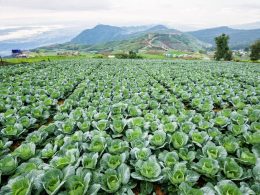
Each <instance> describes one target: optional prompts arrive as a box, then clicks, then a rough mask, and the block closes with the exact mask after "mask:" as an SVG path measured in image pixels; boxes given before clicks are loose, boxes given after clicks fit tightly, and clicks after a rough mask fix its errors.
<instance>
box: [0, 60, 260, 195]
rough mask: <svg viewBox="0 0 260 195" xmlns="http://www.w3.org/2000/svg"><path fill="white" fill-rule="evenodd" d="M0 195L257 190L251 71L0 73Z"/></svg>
mask: <svg viewBox="0 0 260 195" xmlns="http://www.w3.org/2000/svg"><path fill="white" fill-rule="evenodd" d="M0 188H1V190H0V195H9V194H10V195H11V194H12V195H30V194H33V195H44V194H52V195H54V194H57V195H83V194H84V195H94V194H98V195H102V194H117V195H132V194H138V195H149V194H165V195H166V194H169V195H175V194H180V195H257V194H260V65H259V64H252V63H250V64H249V63H232V62H229V63H227V62H213V61H209V62H203V61H160V60H153V61H152V60H151V61H147V60H88V59H82V60H67V61H66V60H65V61H57V62H40V63H37V64H27V65H26V64H23V65H14V66H6V67H0Z"/></svg>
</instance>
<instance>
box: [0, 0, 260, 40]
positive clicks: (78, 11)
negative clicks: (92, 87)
mask: <svg viewBox="0 0 260 195" xmlns="http://www.w3.org/2000/svg"><path fill="white" fill-rule="evenodd" d="M256 21H260V0H0V28H5V27H6V26H29V25H45V26H46V25H47V26H48V25H50V26H51V25H65V26H66V25H81V26H83V27H92V26H94V25H96V24H101V23H102V24H111V25H119V26H129V25H145V24H159V23H160V24H166V25H169V26H172V27H178V26H180V25H181V26H182V27H185V26H189V27H190V26H191V27H200V28H201V27H203V28H204V27H213V26H222V25H234V24H243V23H251V22H256ZM0 36H1V35H0Z"/></svg>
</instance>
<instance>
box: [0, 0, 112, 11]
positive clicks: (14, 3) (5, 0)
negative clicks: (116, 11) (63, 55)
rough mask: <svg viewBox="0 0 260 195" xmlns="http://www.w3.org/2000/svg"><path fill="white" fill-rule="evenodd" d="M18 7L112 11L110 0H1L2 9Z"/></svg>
mask: <svg viewBox="0 0 260 195" xmlns="http://www.w3.org/2000/svg"><path fill="white" fill-rule="evenodd" d="M1 6H8V7H16V8H29V9H43V10H64V11H73V10H86V11H91V10H93V11H95V10H107V9H111V7H112V3H111V2H110V0H85V1H84V0H0V7H1Z"/></svg>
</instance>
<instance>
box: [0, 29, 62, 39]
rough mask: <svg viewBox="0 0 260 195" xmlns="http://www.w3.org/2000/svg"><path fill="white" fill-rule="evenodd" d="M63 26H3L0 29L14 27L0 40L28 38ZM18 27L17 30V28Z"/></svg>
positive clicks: (0, 37)
mask: <svg viewBox="0 0 260 195" xmlns="http://www.w3.org/2000/svg"><path fill="white" fill-rule="evenodd" d="M60 28H62V26H31V27H27V28H22V27H19V26H15V27H14V26H13V27H9V28H8V27H7V28H1V29H0V30H8V29H12V31H11V32H8V33H6V34H3V35H1V36H0V41H9V40H12V41H13V40H19V39H26V38H31V37H35V36H37V35H40V34H42V33H46V32H50V31H53V30H57V29H60ZM15 29H16V30H15Z"/></svg>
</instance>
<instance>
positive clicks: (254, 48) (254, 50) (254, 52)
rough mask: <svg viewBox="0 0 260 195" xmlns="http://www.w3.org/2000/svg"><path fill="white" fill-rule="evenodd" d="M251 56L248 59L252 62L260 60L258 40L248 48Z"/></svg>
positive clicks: (259, 42) (259, 43) (259, 41)
mask: <svg viewBox="0 0 260 195" xmlns="http://www.w3.org/2000/svg"><path fill="white" fill-rule="evenodd" d="M250 49H251V54H250V59H251V60H253V61H256V60H259V59H260V40H258V41H256V42H255V43H254V44H253V45H251V47H250Z"/></svg>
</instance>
